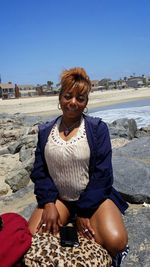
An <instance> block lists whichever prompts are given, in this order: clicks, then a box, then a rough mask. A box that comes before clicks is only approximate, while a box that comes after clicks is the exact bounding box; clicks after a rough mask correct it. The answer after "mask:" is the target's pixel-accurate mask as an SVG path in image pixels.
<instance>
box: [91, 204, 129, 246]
mask: <svg viewBox="0 0 150 267" xmlns="http://www.w3.org/2000/svg"><path fill="white" fill-rule="evenodd" d="M90 222H91V226H92V227H93V229H94V231H95V239H96V241H97V242H98V243H99V244H101V245H104V246H105V247H108V245H109V244H110V245H111V244H112V243H113V242H115V241H116V240H122V241H123V242H124V243H127V239H128V238H127V231H126V228H125V225H124V222H123V218H122V214H121V212H120V210H119V209H118V207H117V206H116V205H115V204H114V202H113V201H112V200H110V199H107V200H105V201H104V202H103V203H102V204H101V205H100V206H99V208H98V209H97V211H96V212H95V213H94V214H93V216H92V217H91V219H90Z"/></svg>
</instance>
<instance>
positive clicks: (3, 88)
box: [0, 82, 19, 99]
mask: <svg viewBox="0 0 150 267" xmlns="http://www.w3.org/2000/svg"><path fill="white" fill-rule="evenodd" d="M18 96H19V94H18V89H17V86H16V85H15V84H13V83H11V82H8V83H0V97H1V98H2V99H11V98H17V97H18Z"/></svg>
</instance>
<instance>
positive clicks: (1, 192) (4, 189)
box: [0, 182, 9, 196]
mask: <svg viewBox="0 0 150 267" xmlns="http://www.w3.org/2000/svg"><path fill="white" fill-rule="evenodd" d="M8 192H9V186H8V185H6V184H5V183H4V182H3V183H2V182H1V186H0V196H3V195H6V194H7V193H8Z"/></svg>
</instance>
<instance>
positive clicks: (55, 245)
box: [24, 233, 112, 267]
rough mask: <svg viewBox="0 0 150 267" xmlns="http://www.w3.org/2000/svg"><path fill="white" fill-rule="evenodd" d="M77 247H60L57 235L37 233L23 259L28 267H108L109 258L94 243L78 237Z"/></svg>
mask: <svg viewBox="0 0 150 267" xmlns="http://www.w3.org/2000/svg"><path fill="white" fill-rule="evenodd" d="M79 243H80V246H79V247H62V246H61V245H60V237H59V234H58V235H56V236H53V235H52V234H49V233H42V234H39V233H37V234H36V235H35V236H34V237H33V240H32V246H31V248H30V249H29V250H28V252H27V254H26V255H25V257H24V261H25V265H26V266H29V267H110V266H111V262H112V259H111V256H110V255H109V254H108V252H107V251H106V250H105V249H104V248H103V247H102V246H100V245H98V244H97V243H96V242H94V241H92V240H88V239H86V238H84V237H81V236H79Z"/></svg>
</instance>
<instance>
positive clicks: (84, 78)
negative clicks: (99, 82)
mask: <svg viewBox="0 0 150 267" xmlns="http://www.w3.org/2000/svg"><path fill="white" fill-rule="evenodd" d="M60 84H61V88H60V93H59V98H60V96H61V94H62V93H63V91H64V90H65V89H67V88H68V89H71V88H73V87H79V88H81V90H83V91H84V92H87V94H89V92H90V90H91V81H90V78H89V76H88V75H87V73H86V71H85V70H84V69H83V68H80V67H76V68H71V69H69V70H64V71H63V72H62V74H61V80H60Z"/></svg>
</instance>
